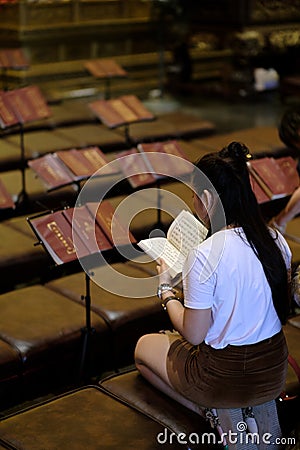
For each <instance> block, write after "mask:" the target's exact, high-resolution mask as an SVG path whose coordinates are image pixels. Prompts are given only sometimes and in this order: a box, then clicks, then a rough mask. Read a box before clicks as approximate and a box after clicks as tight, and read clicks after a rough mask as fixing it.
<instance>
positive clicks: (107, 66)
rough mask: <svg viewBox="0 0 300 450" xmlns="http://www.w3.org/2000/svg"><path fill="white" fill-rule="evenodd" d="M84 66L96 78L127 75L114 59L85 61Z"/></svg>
mask: <svg viewBox="0 0 300 450" xmlns="http://www.w3.org/2000/svg"><path fill="white" fill-rule="evenodd" d="M84 67H85V68H86V69H87V70H88V71H89V72H90V73H91V74H92V75H93V76H94V77H95V78H114V77H126V76H127V72H126V70H124V69H123V67H121V66H120V64H118V63H117V62H116V61H115V60H114V59H110V58H100V59H92V60H90V61H86V62H85V63H84Z"/></svg>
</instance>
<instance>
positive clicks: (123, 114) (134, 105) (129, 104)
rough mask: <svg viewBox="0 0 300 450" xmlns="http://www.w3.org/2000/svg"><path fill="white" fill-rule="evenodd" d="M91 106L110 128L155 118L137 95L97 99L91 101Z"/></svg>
mask: <svg viewBox="0 0 300 450" xmlns="http://www.w3.org/2000/svg"><path fill="white" fill-rule="evenodd" d="M89 107H90V109H91V110H92V111H93V113H94V114H95V115H96V116H97V117H98V118H99V119H100V120H101V122H103V123H104V124H105V125H106V126H107V127H108V128H116V127H119V126H121V125H127V124H130V123H136V122H144V121H148V120H154V119H155V117H154V115H153V114H152V113H151V112H150V111H148V109H147V108H145V106H144V105H143V103H142V102H141V101H140V100H139V99H138V98H137V97H136V96H135V95H123V96H122V97H118V98H113V99H110V100H96V101H94V102H91V103H89Z"/></svg>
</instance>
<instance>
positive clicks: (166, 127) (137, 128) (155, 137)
mask: <svg viewBox="0 0 300 450" xmlns="http://www.w3.org/2000/svg"><path fill="white" fill-rule="evenodd" d="M215 130H216V126H215V124H214V123H213V122H211V121H209V120H205V119H202V118H200V117H197V116H195V115H193V114H186V113H182V112H180V111H175V112H170V113H165V114H162V115H160V116H158V117H157V119H156V120H155V121H153V122H146V123H135V124H132V125H130V127H129V134H130V137H131V139H132V141H133V142H136V143H138V142H149V141H150V142H155V141H160V140H167V139H191V138H193V137H194V138H195V137H200V136H207V135H209V134H212V133H214V132H215Z"/></svg>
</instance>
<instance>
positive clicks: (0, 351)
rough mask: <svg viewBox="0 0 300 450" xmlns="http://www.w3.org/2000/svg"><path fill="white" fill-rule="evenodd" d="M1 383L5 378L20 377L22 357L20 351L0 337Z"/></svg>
mask: <svg viewBox="0 0 300 450" xmlns="http://www.w3.org/2000/svg"><path fill="white" fill-rule="evenodd" d="M0 366H1V372H0V383H1V382H2V381H3V380H7V379H11V378H18V377H19V375H20V373H21V359H20V356H19V353H18V351H17V350H16V349H15V348H14V347H12V346H11V345H9V344H8V343H7V342H5V341H3V340H2V339H0Z"/></svg>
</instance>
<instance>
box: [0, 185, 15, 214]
mask: <svg viewBox="0 0 300 450" xmlns="http://www.w3.org/2000/svg"><path fill="white" fill-rule="evenodd" d="M6 208H12V209H14V208H15V204H14V202H13V199H12V198H11V195H10V193H9V192H8V191H7V189H6V187H5V185H4V183H3V181H2V180H0V209H6Z"/></svg>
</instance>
